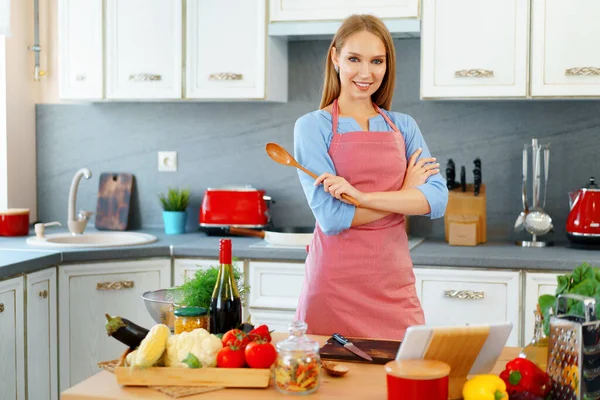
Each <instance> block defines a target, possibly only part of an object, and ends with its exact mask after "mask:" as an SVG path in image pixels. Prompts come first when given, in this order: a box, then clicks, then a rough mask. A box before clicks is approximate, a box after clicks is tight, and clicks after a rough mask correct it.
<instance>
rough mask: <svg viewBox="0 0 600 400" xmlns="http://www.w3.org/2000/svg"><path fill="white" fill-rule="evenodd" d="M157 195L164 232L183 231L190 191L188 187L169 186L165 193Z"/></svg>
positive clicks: (170, 233) (172, 233)
mask: <svg viewBox="0 0 600 400" xmlns="http://www.w3.org/2000/svg"><path fill="white" fill-rule="evenodd" d="M158 197H159V199H160V202H161V204H162V207H163V221H164V223H165V233H166V234H167V235H176V234H179V233H185V224H186V221H187V206H188V204H189V203H190V191H189V190H188V189H172V188H169V190H168V191H167V194H164V193H161V194H159V196H158Z"/></svg>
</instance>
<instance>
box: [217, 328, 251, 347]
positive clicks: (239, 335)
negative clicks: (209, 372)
mask: <svg viewBox="0 0 600 400" xmlns="http://www.w3.org/2000/svg"><path fill="white" fill-rule="evenodd" d="M222 342H223V346H235V347H237V348H240V349H243V348H244V347H246V345H247V344H248V343H249V342H250V338H249V337H248V335H247V334H246V333H244V332H242V331H241V330H239V329H231V330H229V331H227V332H225V334H224V335H223V339H222Z"/></svg>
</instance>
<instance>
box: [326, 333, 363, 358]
mask: <svg viewBox="0 0 600 400" xmlns="http://www.w3.org/2000/svg"><path fill="white" fill-rule="evenodd" d="M331 337H332V338H334V339H335V340H337V341H338V343H340V344H341V345H342V346H344V348H346V349H348V350H350V351H351V352H353V353H354V354H356V355H357V356H359V357H362V358H364V359H365V360H368V361H373V358H372V357H371V356H370V355H368V354H367V353H365V352H364V351H362V350H361V349H359V348H358V347H356V346H355V345H354V343H352V342H351V341H349V340H348V339H346V338H345V337H343V336H342V335H340V334H339V333H334V334H333V335H331Z"/></svg>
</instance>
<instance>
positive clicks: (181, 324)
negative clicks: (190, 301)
mask: <svg viewBox="0 0 600 400" xmlns="http://www.w3.org/2000/svg"><path fill="white" fill-rule="evenodd" d="M173 314H174V315H175V322H174V324H173V325H174V329H173V331H174V333H175V334H176V335H177V334H180V333H181V332H191V331H193V330H194V329H198V328H204V329H206V330H208V329H209V328H208V322H209V317H208V310H207V309H206V308H203V307H185V306H182V307H176V308H175V311H174V312H173Z"/></svg>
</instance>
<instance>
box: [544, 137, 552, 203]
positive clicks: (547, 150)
mask: <svg viewBox="0 0 600 400" xmlns="http://www.w3.org/2000/svg"><path fill="white" fill-rule="evenodd" d="M549 169H550V145H549V144H548V145H546V147H545V148H544V201H543V202H542V208H546V195H547V194H548V171H549Z"/></svg>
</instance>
